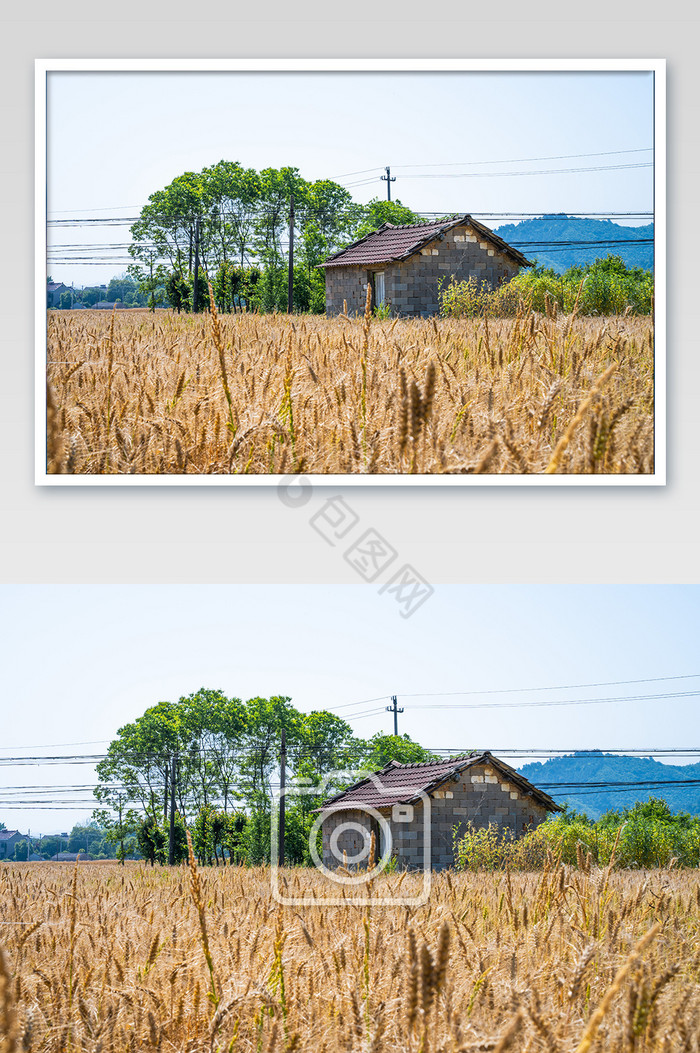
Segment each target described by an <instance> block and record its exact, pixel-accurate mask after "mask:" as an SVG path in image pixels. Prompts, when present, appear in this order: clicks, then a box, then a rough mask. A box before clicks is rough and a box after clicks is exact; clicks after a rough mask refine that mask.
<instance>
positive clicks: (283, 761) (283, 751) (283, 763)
mask: <svg viewBox="0 0 700 1053" xmlns="http://www.w3.org/2000/svg"><path fill="white" fill-rule="evenodd" d="M286 782H287V736H286V733H285V730H284V728H282V743H281V746H280V814H279V830H278V834H279V846H278V849H277V863H278V866H281V867H283V866H284V806H285V803H286V802H285V799H284V788H285V785H286Z"/></svg>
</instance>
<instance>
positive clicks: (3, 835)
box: [0, 830, 22, 841]
mask: <svg viewBox="0 0 700 1053" xmlns="http://www.w3.org/2000/svg"><path fill="white" fill-rule="evenodd" d="M21 836H22V835H21V834H20V832H19V830H0V841H9V840H10V839H11V838H13V837H21Z"/></svg>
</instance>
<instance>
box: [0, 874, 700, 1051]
mask: <svg viewBox="0 0 700 1053" xmlns="http://www.w3.org/2000/svg"><path fill="white" fill-rule="evenodd" d="M420 882H421V879H420V877H419V876H418V875H415V874H401V875H398V874H388V875H385V876H383V877H381V878H378V879H376V881H375V882H374V884H373V885H369V886H366V888H368V889H369V892H370V894H380V895H387V894H389V893H392V894H394V895H395V896H396V897H397V898H400V897H401V895H402V894H405V893H407V892H409V893H411V892H412V893H414V894H415V893H416V892H417V891H418V889H419V887H420ZM285 884H286V885H287V891H288V893H295V894H297V895H298V894H300V893H302V892H303V891H304V890H309V889H312V890H313V891H315V892H316V893H318V894H319V895H323V894H325V895H328V894H329V883H327V881H326V879H325V878H324V877H323V876H322V875H321V874H319V873H318V872H316V871H309V870H304V869H290V870H288V871H287V872H286V879H285ZM337 888H338V886H337V885H332V888H331V889H330V891H331V892H333V891H336V893H337ZM0 903H1V904H2V908H1V909H2V918H3V922H4V924H3V927H2V935H1V937H0V939H1V941H2V944H4V950H3V951H2V953H0V1049H1V1050H2V1051H3V1053H9V1051H19V1050H42V1051H45V1053H68V1051H77V1050H86V1051H87V1050H89V1051H95V1053H97V1051H100V1053H111V1051H115V1053H117V1051H119V1053H121V1051H127V1050H163V1051H166V1050H175V1051H183V1053H184V1051H191V1053H194V1051H206V1050H209V1051H221V1053H223V1051H224V1050H226V1051H233V1050H236V1051H241V1053H253V1051H255V1053H273V1051H282V1050H285V1051H291V1050H298V1051H309V1053H320V1051H324V1050H325V1051H327V1053H331V1051H335V1050H348V1051H349V1050H364V1051H374V1053H380V1051H382V1050H386V1051H389V1050H391V1051H392V1053H419V1051H420V1053H430V1051H435V1053H438V1051H440V1050H443V1051H453V1053H457V1051H460V1053H477V1051H489V1050H496V1051H499V1053H504V1051H505V1050H512V1051H513V1053H515V1051H516V1050H517V1051H522V1053H524V1051H526V1050H527V1051H529V1053H539V1051H549V1053H556V1051H561V1053H587V1051H589V1050H590V1051H598V1053H630V1051H633V1053H674V1051H679V1053H680V1051H681V1050H686V1051H696V1050H697V1049H698V1034H699V1033H700V1030H699V1029H700V950H699V947H700V942H699V935H700V878H699V876H698V871H697V870H694V871H693V870H689V871H680V872H679V871H675V870H670V871H669V870H662V871H656V872H651V873H642V872H639V871H635V872H632V871H627V872H622V871H615V872H611V871H610V870H609V869H605V870H603V869H595V868H593V869H592V868H590V867H588V868H585V869H584V870H583V871H580V870H576V869H573V868H571V867H568V866H565V865H560V864H555V863H551V862H550V864H548V865H547V866H545V868H544V869H543V871H542V872H541V873H538V874H533V873H529V874H510V873H509V872H506V873H504V872H500V873H496V874H492V875H489V876H488V878H485V877H484V875H483V874H482V875H473V874H455V873H452V874H450V873H443V874H439V875H434V883H433V889H432V893H431V896H430V901H429V904H428V905H426V906H425V907H421V908H410V907H406V906H401V905H397V906H391V907H379V906H376V905H375V906H371V905H370V906H369V907H358V906H349V905H347V906H342V907H337V906H336V907H331V906H325V907H324V906H308V905H307V906H302V907H296V908H290V907H280V906H277V905H276V904H275V903H274V902H273V900H272V898H271V893H270V877H269V871H268V870H267V869H265V868H250V869H246V868H242V867H225V868H219V869H208V870H207V871H202V872H200V871H197V870H196V868H195V867H194V866H193V865H192V864H190V869H189V870H188V868H187V867H186V866H185V867H179V868H173V869H167V868H166V869H158V868H156V869H151V868H149V867H146V866H144V865H139V864H126V865H125V866H124V867H120V866H118V865H115V864H113V863H112V864H107V863H91V864H85V865H79V864H76V865H75V866H68V865H65V864H60V863H35V864H31V863H24V864H16V863H15V864H4V865H2V867H0Z"/></svg>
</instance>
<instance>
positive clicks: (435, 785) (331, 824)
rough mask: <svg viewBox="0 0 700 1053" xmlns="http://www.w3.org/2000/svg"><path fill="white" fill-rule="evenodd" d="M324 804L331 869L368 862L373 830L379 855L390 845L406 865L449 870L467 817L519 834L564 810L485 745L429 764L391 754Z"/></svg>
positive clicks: (324, 831)
mask: <svg viewBox="0 0 700 1053" xmlns="http://www.w3.org/2000/svg"><path fill="white" fill-rule="evenodd" d="M319 811H320V813H321V819H322V821H321V831H322V839H323V863H324V866H326V867H328V868H329V869H333V868H335V867H338V866H341V865H342V864H343V862H344V859H346V858H347V862H348V866H349V867H353V866H354V865H355V866H366V865H367V859H368V856H369V844H370V839H371V835H372V833H374V836H375V852H376V859H377V860H379V859H380V858H381V856H382V855H383V854H384V852H385V850H388V848H390V850H391V854H392V856H393V857H394V858H395V859H396V861H397V863H398V865H399V866H401V867H408V868H421V869H422V868H423V867H424V866H425V867H426V868H427V867H430V869H432V870H443V869H445V868H447V867H451V866H454V863H455V854H454V840H455V830H456V829H457V833H458V834H459V830H461V831H462V833H464V832H465V831H466V827H467V823H471V824H472V826H474V827H476V828H479V827H482V828H483V827H487V826H488V825H489V824H495V825H496V826H497V827H498V828H499V830H501V831H506V830H510V831H512V833H513V834H514V835H515V836H520V835H522V834H524V833H525V832H526V831H527V830H530V829H533V828H534V827H536V826H538V825H539V823H541V822H542V820H543V819H546V817H547V815H548V814H549V813H550V812H560V811H563V809H562V808H561V806H560V805H558V804H556V803H555V801H553V800H552V798H551V797H550V796H549V795H548V794H546V793H544V792H543V791H542V790H539V789H538V788H537V787H536V786H534V785H533V784H532V783H531V782H529V781H528V780H527V779H525V778H524V777H523V776H522V775H519V774H518V773H517V772H516V771H515V769H514V768H511V767H510V766H509V765H508V764H505V763H504V762H503V761H502V760H499V759H498V758H497V757H494V756H493V754H491V753H489V752H488V751H486V752H480V753H470V754H466V755H465V756H464V757H459V758H456V759H455V758H453V759H452V760H444V761H431V762H430V763H427V764H399V763H398V762H397V761H392V762H391V763H390V764H387V766H386V767H385V768H383V769H382V770H381V771H378V772H375V773H374V774H372V775H370V776H368V777H367V778H366V779H363V780H362V781H361V782H358V783H356V784H355V785H354V786H351V787H350V789H348V790H345V791H344V792H343V793H339V794H338V795H337V796H336V797H333V798H331V799H330V800H328V801H326V802H324V804H323V805H322V807H321V808H320V809H319ZM387 835H388V836H389V838H390V841H391V845H390V846H388V845H387V839H388V837H387ZM354 860H355V861H356V862H355V863H354V862H353V861H354Z"/></svg>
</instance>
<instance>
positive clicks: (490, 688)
mask: <svg viewBox="0 0 700 1053" xmlns="http://www.w3.org/2000/svg"><path fill="white" fill-rule="evenodd" d="M0 596H1V597H2V605H1V608H0V619H1V623H0V627H1V636H0V639H2V668H3V674H4V676H3V679H4V697H5V705H4V706H3V735H2V747H1V748H0V757H13V756H34V755H42V756H45V755H51V754H55V755H59V754H67V753H96V752H100V751H103V750H104V749H105V748H106V745H107V743H108V742H109V740H110V739H111V738H112V737H113V736H114V734H115V732H116V731H117V729H118V728H119V727H120V726H121V725H122V724H124V723H126V722H127V721H130V720H133V719H134V718H136V717H137V716H139V715H140V714H141V713H143V712H144V710H145V709H146V708H148V706H150V705H153V704H155V703H156V702H158V701H160V700H163V699H172V700H175V699H177V698H179V697H180V696H182V695H186V694H189V693H190V692H193V691H196V690H197V689H198V688H200V687H210V688H219V689H221V690H223V691H224V692H225V693H227V694H228V695H231V696H235V697H240V698H248V697H252V696H256V695H262V696H269V695H272V694H284V695H289V696H291V698H292V700H293V702H294V704H295V705H296V706H297V707H298V708H300V709H302V710H305V711H308V710H311V709H320V708H335V707H341V706H345V705H346V704H347V703H357V705H352V706H349V707H348V708H343V709H336V712H338V715H342V716H344V717H346V718H352V719H351V720H350V723H351V726H352V727H353V728H354V730H355V731H356V733H357V734H360V735H363V736H366V737H368V736H370V735H372V734H373V733H374V732H376V731H380V730H382V731H387V732H388V731H391V727H392V724H391V717H390V715H389V714H388V713H386V712H385V710H384V706H385V705H388V704H389V696H390V695H392V694H397V695H398V698H399V705H401V706H403V707H404V713H403V714H402V715H401V717H400V718H399V719H400V726H399V730H400V731H406V732H408V733H409V734H411V735H412V736H413V737H414V738H416V739H417V740H418V741H420V742H421V743H422V744H423V745H425V746H428V747H433V748H442V747H445V748H449V749H461V748H489V749H493V750H494V751H499V752H500V755H501V756H502V757H503V758H504V759H506V760H508V759H509V755H508V749H509V748H511V749H513V748H519V749H525V748H530V749H541V748H551V749H561V750H573V749H643V750H650V751H651V750H655V749H663V748H667V749H669V748H674V747H675V748H681V749H684V748H688V747H693V746H698V745H700V706H699V705H698V697H697V696H694V697H686V698H665V699H656V700H647V701H636V702H617V703H603V704H595V705H590V704H577V705H566V706H553V707H547V708H534V709H531V708H530V709H528V708H527V707H524V706H521V707H518V708H511V706H509V705H507V703H513V702H516V703H524V702H533V701H543V700H549V701H571V700H574V699H593V698H607V697H620V696H630V695H640V694H645V695H646V694H669V693H671V692H680V691H695V690H698V691H700V678H697V677H696V678H695V679H687V680H679V681H675V680H674V681H669V682H665V683H664V682H659V683H647V684H637V685H634V684H631V685H626V686H625V685H620V686H616V687H614V686H613V687H605V686H601V687H599V688H590V687H578V686H577V685H591V684H594V683H608V682H610V681H628V680H641V679H643V678H661V677H689V676H690V675H691V674H698V673H700V667H699V666H698V660H697V640H698V628H699V623H700V587H698V586H690V585H689V586H641V585H640V586H598V585H596V586H565V585H563V586H536V587H535V586H528V585H522V586H505V585H503V586H444V585H439V586H437V587H436V591H435V594H434V595H433V596H432V597H431V598H430V599H429V600H428V601H427V602H426V603H425V604H424V605H423V606H422V607H421V608H420V609H419V610H417V611H416V613H415V614H414V615H413V616H412V617H411V618H409V619H402V618H401V617H400V616H399V612H398V609H397V607H396V603H395V601H394V600H392V598H391V596H390V595H389V594H385V595H382V596H380V595H378V593H377V591H376V589H375V588H374V587H373V586H365V585H357V586H351V585H344V586H336V585H327V586H326V585H323V586H320V585H317V586H297V585H280V586H277V585H257V586H255V585H250V586H239V585H222V586H190V585H187V586H179V585H172V586H63V585H55V586H2V587H1V591H0ZM568 685H571V689H567V690H562V688H563V687H564V686H567V688H568ZM522 688H527V689H530V688H532V689H537V690H532V691H517V692H515V691H513V689H522ZM545 688H551V689H553V690H544V689H545ZM555 689H556V690H555ZM440 692H476V693H477V694H470V695H463V696H452V697H439V695H437V694H435V693H440ZM479 692H483V693H484V694H478V693H479ZM487 692H503V693H502V694H487ZM418 694H420V695H421V696H422V697H414V696H416V695H418ZM377 698H379V701H378V702H377V701H372V702H369V703H366V704H365V700H368V699H369V700H374V699H377ZM484 702H487V703H490V704H496V707H497V708H493V709H453V708H441V707H443V706H447V705H449V706H454V705H460V704H461V705H465V704H470V705H474V704H475V703H484ZM372 710H378V712H376V713H374V714H373V715H369V716H357V717H354V716H353V714H363V713H367V712H368V711H372ZM681 762H682V758H681ZM516 763H522V761H516ZM93 780H94V772H93V771H92V768H91V767H90V766H89V765H81V766H68V765H65V766H64V765H60V766H48V765H46V764H32V765H31V766H21V767H16V766H12V767H9V766H5V765H0V797H5V800H7V798H6V789H3V788H7V787H17V786H39V785H51V784H60V785H75V784H82V785H84V784H89V783H91V782H92V781H93ZM90 810H91V809H90V807H88V808H87V809H86V808H75V809H72V810H71V811H60V812H59V811H46V810H44V811H39V810H29V809H23V810H10V809H9V808H7V807H3V805H2V804H0V820H2V821H4V822H5V825H6V826H8V827H9V828H13V829H14V828H19V829H20V830H22V832H26V831H27V830H28V829H29V830H31V831H32V832H33V833H40V832H42V833H46V832H50V831H58V830H65V829H69V828H70V826H71V825H72V823H73V822H75V821H77V820H79V819H81V818H84V817H86V816H87V815H89V813H90Z"/></svg>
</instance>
